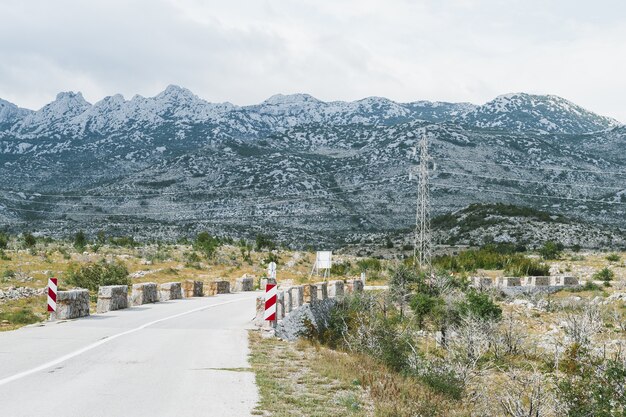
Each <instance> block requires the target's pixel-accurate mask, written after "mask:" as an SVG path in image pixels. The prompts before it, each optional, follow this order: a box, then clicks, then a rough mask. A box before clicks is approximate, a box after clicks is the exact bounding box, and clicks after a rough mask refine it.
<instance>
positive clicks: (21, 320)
mask: <svg viewBox="0 0 626 417" xmlns="http://www.w3.org/2000/svg"><path fill="white" fill-rule="evenodd" d="M2 320H7V321H8V322H9V323H12V324H32V323H37V322H38V321H41V319H40V318H39V317H37V315H35V314H34V313H33V312H32V311H31V310H28V309H26V308H22V309H21V310H18V311H12V312H0V321H2Z"/></svg>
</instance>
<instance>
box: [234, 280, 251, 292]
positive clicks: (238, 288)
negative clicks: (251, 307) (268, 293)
mask: <svg viewBox="0 0 626 417" xmlns="http://www.w3.org/2000/svg"><path fill="white" fill-rule="evenodd" d="M243 291H254V278H252V277H248V276H243V277H241V278H237V280H236V281H235V292H243Z"/></svg>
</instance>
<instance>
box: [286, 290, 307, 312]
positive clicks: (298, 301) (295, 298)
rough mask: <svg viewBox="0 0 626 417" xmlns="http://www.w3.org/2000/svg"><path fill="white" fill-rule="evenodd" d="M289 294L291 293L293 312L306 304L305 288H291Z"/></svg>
mask: <svg viewBox="0 0 626 417" xmlns="http://www.w3.org/2000/svg"><path fill="white" fill-rule="evenodd" d="M289 292H290V293H291V310H292V311H293V310H295V309H296V308H298V307H300V306H302V304H304V286H302V285H298V286H296V287H291V288H289Z"/></svg>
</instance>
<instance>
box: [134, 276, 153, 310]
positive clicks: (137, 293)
mask: <svg viewBox="0 0 626 417" xmlns="http://www.w3.org/2000/svg"><path fill="white" fill-rule="evenodd" d="M157 301H159V296H158V293H157V285H156V284H155V283H154V282H143V283H141V284H133V290H132V292H131V295H130V305H133V306H140V305H142V304H149V303H156V302H157Z"/></svg>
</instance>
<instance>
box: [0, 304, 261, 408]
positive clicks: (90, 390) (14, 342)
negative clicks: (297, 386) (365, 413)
mask: <svg viewBox="0 0 626 417" xmlns="http://www.w3.org/2000/svg"><path fill="white" fill-rule="evenodd" d="M257 295H258V294H257V293H253V292H248V293H238V294H228V295H219V296H217V297H202V298H189V299H183V300H175V301H167V302H163V303H157V304H147V305H143V306H139V307H132V308H129V309H125V310H118V311H113V312H109V313H106V314H99V315H93V316H90V317H85V318H81V319H77V320H70V321H64V322H51V323H46V324H45V325H40V326H35V327H26V328H22V329H18V330H16V331H12V332H3V333H0V416H2V417H22V416H24V417H35V416H44V415H49V416H54V415H62V416H63V417H99V416H103V417H104V416H106V417H119V416H130V417H135V416H137V417H140V416H151V417H156V416H163V417H171V416H185V417H193V416H203V417H220V416H224V417H244V416H249V415H251V411H252V409H253V408H254V406H255V404H256V402H257V399H258V393H257V389H256V385H255V382H254V374H253V373H252V372H251V371H250V370H249V369H246V368H249V364H248V359H247V356H248V336H247V329H249V328H252V319H253V317H254V314H255V299H256V297H257Z"/></svg>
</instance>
